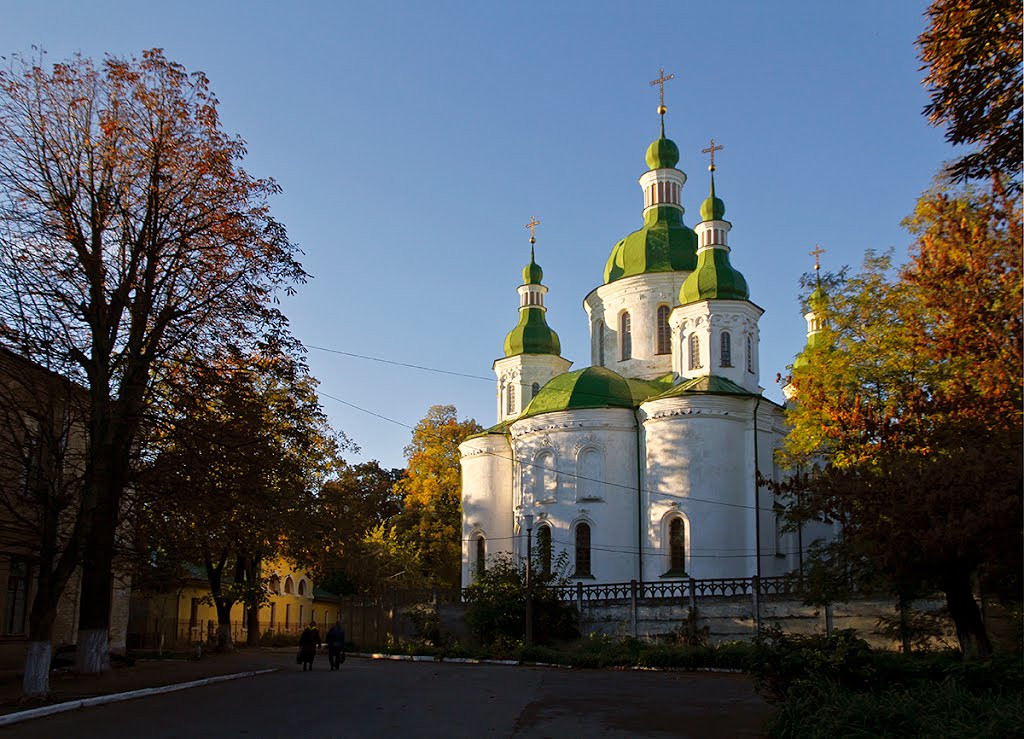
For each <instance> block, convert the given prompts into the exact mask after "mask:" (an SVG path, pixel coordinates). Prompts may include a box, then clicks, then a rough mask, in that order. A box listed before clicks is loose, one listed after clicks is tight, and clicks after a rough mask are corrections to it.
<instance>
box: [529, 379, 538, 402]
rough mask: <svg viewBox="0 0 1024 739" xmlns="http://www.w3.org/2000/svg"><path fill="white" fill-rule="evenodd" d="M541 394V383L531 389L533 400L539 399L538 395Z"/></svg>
mask: <svg viewBox="0 0 1024 739" xmlns="http://www.w3.org/2000/svg"><path fill="white" fill-rule="evenodd" d="M539 392H540V383H539V382H535V383H533V385H532V386H531V387H530V398H531V399H532V398H536V397H537V393H539Z"/></svg>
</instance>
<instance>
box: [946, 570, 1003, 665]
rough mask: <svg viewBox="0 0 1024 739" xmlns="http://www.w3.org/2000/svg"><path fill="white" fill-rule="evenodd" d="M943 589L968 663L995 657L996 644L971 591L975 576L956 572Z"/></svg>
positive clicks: (965, 572) (953, 571)
mask: <svg viewBox="0 0 1024 739" xmlns="http://www.w3.org/2000/svg"><path fill="white" fill-rule="evenodd" d="M942 589H943V591H944V592H945V593H946V605H947V606H948V607H949V615H950V617H951V618H952V619H953V625H954V626H955V627H956V638H957V640H958V641H959V642H960V652H961V653H962V654H963V658H964V659H965V660H969V659H979V658H982V657H987V656H989V655H990V654H992V644H991V643H990V642H989V640H988V634H987V633H985V624H984V622H983V621H982V619H981V611H980V610H978V604H977V602H976V601H975V600H974V593H973V592H971V576H970V573H969V572H967V571H964V570H952V571H950V572H947V573H946V575H945V576H944V577H943V581H942Z"/></svg>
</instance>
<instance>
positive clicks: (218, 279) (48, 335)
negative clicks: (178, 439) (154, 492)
mask: <svg viewBox="0 0 1024 739" xmlns="http://www.w3.org/2000/svg"><path fill="white" fill-rule="evenodd" d="M44 61H45V60H44V58H43V56H42V55H40V56H39V57H37V58H34V59H25V58H23V57H17V56H16V57H13V58H11V59H10V60H9V61H8V62H7V63H6V66H5V67H4V68H2V69H0V325H2V326H3V329H4V340H5V341H6V342H7V343H8V345H10V346H12V348H14V349H16V350H17V351H18V352H19V353H21V354H24V355H25V356H27V357H28V358H30V359H36V358H38V357H44V356H45V357H47V358H49V359H50V366H53V367H54V368H55V369H56V370H58V371H59V372H61V373H63V374H65V375H67V376H68V377H70V378H72V379H74V380H77V381H80V382H81V384H82V385H84V386H85V387H86V389H87V392H88V397H89V414H88V429H87V437H86V445H87V446H86V461H85V470H84V478H83V492H82V495H81V501H80V504H79V511H78V523H79V525H78V526H77V527H76V529H75V536H76V537H79V538H80V540H81V542H80V547H79V546H76V547H73V548H74V549H76V550H80V551H81V553H82V567H83V574H82V588H81V592H82V595H81V604H80V616H79V624H80V626H79V635H78V668H79V669H80V670H81V671H82V672H85V673H95V672H99V671H101V670H103V669H106V667H107V666H108V664H109V659H108V646H107V645H108V633H109V626H110V604H111V588H112V576H113V575H112V561H113V557H114V549H115V536H116V531H117V527H118V521H119V518H120V513H121V510H122V506H123V504H124V495H125V490H126V486H127V483H128V480H129V477H130V472H131V461H132V460H131V456H132V454H133V451H134V450H135V449H136V445H137V441H138V434H139V429H140V424H141V422H142V419H143V417H144V411H145V408H146V404H147V401H148V400H149V397H150V393H151V389H152V387H153V383H154V378H155V377H156V376H157V375H158V373H160V372H162V371H165V370H164V367H163V365H164V364H165V363H166V362H167V361H168V359H169V357H171V356H172V355H179V356H181V355H185V354H188V355H191V356H206V355H209V354H210V353H211V352H210V347H212V346H217V345H220V344H223V343H226V339H227V338H233V339H235V338H238V337H245V336H252V335H258V334H270V335H272V334H274V333H275V332H277V331H279V330H280V329H281V326H282V324H283V321H282V317H281V315H280V313H279V312H278V311H277V310H276V308H275V307H274V304H273V300H274V296H275V293H276V291H277V290H278V289H280V288H284V289H290V288H291V286H292V285H293V284H294V283H296V282H301V281H302V280H303V279H304V277H305V274H304V272H303V271H302V269H301V267H300V266H299V264H298V263H297V262H296V260H295V252H296V250H295V247H294V245H293V244H292V243H291V242H290V241H289V240H288V237H287V235H286V233H285V230H284V228H283V227H282V226H281V225H280V224H279V223H278V222H276V221H275V220H274V219H273V217H272V216H271V214H270V210H269V207H268V199H269V198H270V197H271V196H272V195H274V194H275V193H276V192H277V190H278V188H277V186H276V184H275V183H274V182H273V181H272V180H267V179H257V178H254V177H252V176H251V175H249V174H248V173H247V172H246V171H245V170H244V169H242V168H241V166H240V162H241V160H242V158H243V157H244V155H245V144H244V142H243V141H241V140H240V139H239V138H237V137H234V136H231V135H229V134H228V133H226V132H225V131H223V130H222V128H221V125H220V119H219V115H218V112H217V99H216V97H215V96H214V95H213V93H212V91H211V90H210V86H209V84H208V81H207V79H206V78H205V76H203V75H202V74H201V73H198V72H196V73H189V72H187V71H186V70H185V68H184V67H182V66H181V65H179V64H176V63H175V62H173V61H171V60H169V59H167V58H166V57H165V56H164V54H163V52H162V51H161V50H159V49H153V50H150V51H147V52H145V53H143V54H142V56H141V58H135V57H132V58H118V57H112V56H108V57H106V58H105V59H104V60H103V61H102V62H101V63H99V64H94V63H93V62H92V61H91V60H89V59H86V58H83V57H81V56H74V57H72V58H71V59H70V60H68V61H66V62H63V63H58V64H54V65H52V66H49V67H48V66H46V64H45V63H44Z"/></svg>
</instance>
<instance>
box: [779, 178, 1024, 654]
mask: <svg viewBox="0 0 1024 739" xmlns="http://www.w3.org/2000/svg"><path fill="white" fill-rule="evenodd" d="M907 225H908V227H909V228H910V230H911V232H912V233H913V234H914V235H915V236H916V238H917V242H916V244H915V246H914V248H913V250H912V253H911V259H910V262H909V263H908V264H907V265H905V266H904V267H903V268H902V269H900V270H899V271H898V272H897V271H895V270H893V269H892V266H891V263H890V259H889V257H887V256H882V257H878V256H874V255H872V254H869V255H868V257H867V259H866V261H865V265H864V268H863V270H862V271H861V272H860V273H859V274H857V275H855V276H853V277H852V278H850V279H849V280H848V281H846V282H845V283H843V284H842V285H840V286H838V287H836V288H833V292H832V293H831V294H830V295H829V302H828V308H827V311H826V315H827V321H828V326H827V330H826V331H825V336H824V339H825V340H824V341H822V342H819V343H818V344H817V345H816V346H815V347H812V348H809V349H808V350H807V353H806V355H805V358H806V359H807V360H808V361H807V362H806V363H805V364H802V365H800V366H797V367H795V368H794V370H793V378H792V381H793V385H794V387H795V388H796V389H797V393H798V395H797V401H798V402H797V403H796V404H795V405H794V407H793V408H792V410H791V411H790V412H789V420H790V422H791V424H792V432H791V433H790V435H789V436H788V438H787V447H786V450H785V458H786V459H787V461H788V462H789V464H790V465H791V466H792V467H799V466H804V467H805V468H807V467H809V466H810V465H811V463H812V462H813V461H814V460H821V461H824V462H825V463H826V464H825V466H824V468H823V469H821V470H820V471H819V472H818V474H816V475H811V476H809V478H808V479H807V480H806V481H805V482H806V484H804V485H802V486H801V489H800V491H799V493H800V494H799V495H798V496H795V497H796V500H795V510H796V511H797V516H798V517H799V516H801V515H802V516H804V517H809V516H811V515H825V516H828V517H829V518H832V519H835V520H837V521H839V522H840V523H841V524H842V531H843V543H844V544H845V553H846V556H847V558H848V560H849V561H857V560H858V559H860V560H865V559H866V560H868V561H870V562H871V565H872V568H875V569H877V571H878V572H879V573H881V574H882V575H884V577H885V578H886V579H887V581H888V582H889V584H890V586H891V587H892V588H893V589H894V590H895V591H896V592H897V593H898V594H899V595H900V596H901V598H905V597H909V596H912V595H913V594H914V593H916V592H919V591H920V590H921V589H922V588H927V587H929V586H933V585H934V586H938V587H939V588H941V589H942V590H943V591H944V592H945V594H946V600H947V604H948V606H949V612H950V615H951V617H952V619H953V621H954V624H955V626H956V630H957V636H958V639H959V643H960V646H961V649H962V651H963V653H964V654H965V655H966V656H977V655H984V654H987V653H988V652H989V651H990V645H989V642H988V638H987V635H986V633H985V629H984V626H983V623H982V621H981V616H980V612H979V610H978V606H977V603H976V602H975V600H974V598H973V595H972V581H973V579H974V578H975V577H978V576H980V577H982V579H983V582H984V583H985V585H986V589H988V590H990V591H991V590H993V589H994V588H995V587H996V586H997V584H999V583H1007V584H1009V587H1008V588H1006V589H1007V590H1009V591H1013V590H1014V589H1015V588H1019V583H1020V581H1021V563H1020V556H1019V555H1020V551H1021V546H1022V541H1021V529H1020V525H1019V524H1020V520H1021V517H1022V507H1021V498H1022V495H1021V480H1022V473H1024V469H1022V462H1021V460H1022V448H1021V438H1022V434H1024V427H1022V422H1021V403H1022V399H1024V398H1022V382H1021V371H1020V368H1021V366H1022V354H1021V341H1022V334H1021V315H1020V306H1021V300H1022V294H1021V254H1020V238H1021V236H1020V210H1019V207H1018V206H1017V205H1016V204H1014V203H1012V202H1011V201H1009V200H1008V199H1007V198H1006V197H1005V196H1004V195H1003V194H1002V192H1001V190H1000V189H999V188H994V189H993V191H992V192H989V193H978V192H974V191H970V190H963V191H959V192H957V193H955V194H950V193H947V192H943V191H935V192H932V193H929V194H927V195H926V196H925V197H923V198H922V199H921V201H920V202H919V204H918V208H917V211H916V212H915V214H914V216H913V217H911V218H910V219H908V221H907Z"/></svg>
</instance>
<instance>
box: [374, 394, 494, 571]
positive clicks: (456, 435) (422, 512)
mask: <svg viewBox="0 0 1024 739" xmlns="http://www.w3.org/2000/svg"><path fill="white" fill-rule="evenodd" d="M482 430H483V429H482V427H481V426H480V425H479V424H478V423H477V422H476V421H474V420H472V419H467V420H464V421H460V420H459V419H458V412H457V411H456V410H455V406H453V405H435V406H431V407H430V410H428V411H427V415H426V417H425V418H423V420H421V421H420V422H419V423H418V424H416V428H415V429H414V430H413V432H412V441H411V442H410V443H409V445H408V446H406V448H405V455H406V459H407V460H408V461H409V466H408V469H407V472H406V476H405V478H404V479H403V480H401V481H400V482H399V483H398V485H397V486H396V488H397V490H398V493H399V494H400V495H401V496H402V498H403V500H404V510H403V511H402V514H401V515H400V516H399V517H398V518H397V520H396V521H395V525H394V527H393V535H394V537H395V538H396V539H397V541H398V542H399V543H400V544H401V545H402V546H403V548H405V549H406V550H407V551H409V552H410V553H411V554H412V555H413V559H414V560H415V562H416V563H417V564H418V567H419V569H420V572H421V573H422V574H423V575H424V577H425V579H426V581H427V582H429V583H430V584H431V585H434V586H443V587H458V586H459V582H460V571H461V562H462V544H461V540H462V498H461V475H460V467H459V444H461V443H462V442H463V441H465V439H466V437H468V436H470V435H472V434H475V433H479V432H480V431H482Z"/></svg>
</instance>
